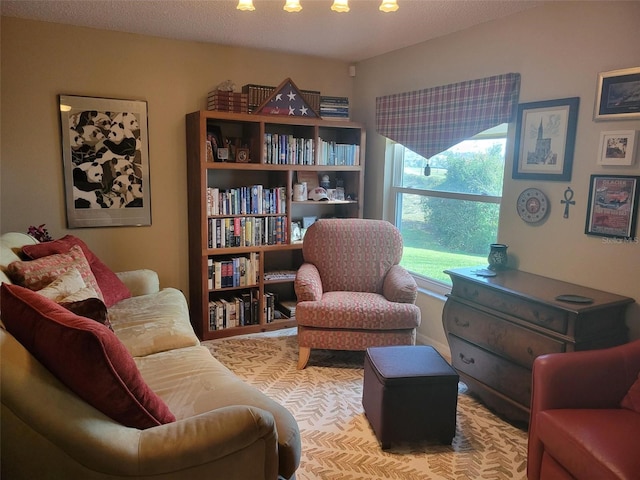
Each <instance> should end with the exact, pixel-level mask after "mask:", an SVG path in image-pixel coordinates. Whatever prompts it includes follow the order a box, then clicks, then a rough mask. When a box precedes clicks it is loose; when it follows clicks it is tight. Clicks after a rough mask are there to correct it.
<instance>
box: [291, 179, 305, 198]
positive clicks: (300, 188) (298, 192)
mask: <svg viewBox="0 0 640 480" xmlns="http://www.w3.org/2000/svg"><path fill="white" fill-rule="evenodd" d="M306 199H307V182H302V183H296V184H295V185H294V186H293V201H294V202H304V201H305V200H306Z"/></svg>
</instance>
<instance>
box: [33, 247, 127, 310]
mask: <svg viewBox="0 0 640 480" xmlns="http://www.w3.org/2000/svg"><path fill="white" fill-rule="evenodd" d="M74 245H78V246H79V247H80V248H81V249H82V251H83V252H84V256H85V257H87V261H88V262H89V266H90V267H91V271H92V272H93V275H94V276H95V277H96V281H97V282H98V286H99V287H100V290H101V291H102V296H103V297H104V303H105V305H106V306H107V307H111V306H113V305H115V304H116V303H118V302H119V301H120V300H124V299H125V298H129V297H131V292H130V291H129V289H128V288H127V286H126V285H125V284H124V283H122V280H120V279H119V278H118V276H117V275H116V274H115V273H113V272H112V271H111V269H110V268H109V267H107V266H106V265H105V264H104V263H102V261H101V260H100V259H99V258H98V257H96V255H95V254H94V253H93V252H92V251H91V250H90V249H89V247H88V246H87V244H86V243H84V242H83V241H82V240H81V239H79V238H78V237H75V236H73V235H66V236H64V237H62V238H60V239H58V240H54V241H52V242H43V243H38V244H37V245H25V246H24V247H22V251H23V253H24V254H25V255H26V256H28V257H29V258H31V259H35V258H40V257H46V256H48V255H52V254H54V253H67V252H68V251H69V250H70V249H71V247H73V246H74Z"/></svg>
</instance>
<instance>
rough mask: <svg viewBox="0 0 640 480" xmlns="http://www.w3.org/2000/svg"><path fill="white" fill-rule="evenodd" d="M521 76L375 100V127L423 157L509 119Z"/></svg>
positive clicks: (486, 80) (492, 79)
mask: <svg viewBox="0 0 640 480" xmlns="http://www.w3.org/2000/svg"><path fill="white" fill-rule="evenodd" d="M519 93H520V74H519V73H506V74H503V75H496V76H493V77H487V78H480V79H477V80H469V81H466V82H461V83H454V84H450V85H443V86H439V87H434V88H427V89H424V90H416V91H413V92H404V93H397V94H393V95H387V96H384V97H377V98H376V130H377V132H378V133H379V134H381V135H384V136H385V137H388V138H390V139H391V140H394V141H396V142H398V143H400V144H402V145H404V146H405V147H407V148H409V149H410V150H413V151H414V152H416V153H417V154H419V155H422V156H423V157H425V158H430V157H432V156H433V155H436V154H437V153H440V152H443V151H445V150H447V149H448V148H450V147H452V146H453V145H456V144H457V143H460V142H461V141H462V140H464V139H466V138H470V137H472V136H474V135H476V134H478V133H480V132H483V131H485V130H487V129H489V128H491V127H495V126H496V125H500V124H501V123H505V122H510V121H511V119H512V115H513V112H514V111H515V110H516V109H517V105H518V97H519Z"/></svg>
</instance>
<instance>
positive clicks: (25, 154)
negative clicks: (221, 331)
mask: <svg viewBox="0 0 640 480" xmlns="http://www.w3.org/2000/svg"><path fill="white" fill-rule="evenodd" d="M1 40H2V43H1V45H2V73H1V75H2V76H1V87H2V92H1V102H2V103H1V105H2V130H1V131H2V147H1V154H2V157H1V170H0V176H1V183H0V185H1V188H0V232H8V231H20V232H26V230H27V228H28V227H29V225H40V224H43V223H44V224H46V227H47V228H48V229H49V231H50V233H51V234H52V236H53V237H54V238H58V237H61V236H63V235H65V234H67V233H72V234H74V235H77V236H79V237H81V238H82V239H83V240H85V241H86V242H87V243H88V244H89V245H90V246H91V248H92V250H94V251H95V253H96V254H97V255H98V256H99V257H100V258H101V259H103V260H104V261H105V263H107V265H109V266H110V267H111V268H112V269H114V270H116V271H120V270H127V269H135V268H140V267H146V268H151V269H154V270H156V271H158V272H159V274H160V281H161V284H162V285H163V286H173V287H176V288H179V289H181V290H183V291H185V292H187V291H188V287H189V285H188V271H187V265H188V262H187V240H188V225H187V190H186V189H187V180H186V146H185V145H186V144H185V114H187V113H189V112H193V111H196V110H200V109H203V108H205V105H206V96H207V93H208V92H209V91H210V90H212V89H213V88H214V87H215V86H216V85H217V84H218V83H220V82H222V81H224V80H226V79H231V80H233V81H234V82H235V83H236V85H237V87H238V88H240V87H241V86H242V85H244V84H247V83H255V84H262V85H274V86H275V85H278V84H279V83H280V82H281V81H282V80H284V79H285V78H286V77H291V78H292V79H293V81H294V82H295V83H296V85H297V86H298V87H299V88H301V89H308V90H319V91H321V92H322V93H325V94H328V95H342V96H351V95H352V84H353V80H352V79H351V77H349V76H348V65H347V64H346V63H343V62H337V61H329V60H324V59H319V58H312V57H305V56H296V55H284V54H277V53H272V52H265V51H259V50H249V49H238V48H231V47H224V46H217V45H210V44H203V43H195V42H183V41H173V40H167V39H160V38H154V37H145V36H140V35H132V34H125V33H117V32H108V31H102V30H96V29H90V28H79V27H69V26H63V25H56V24H51V23H43V22H34V21H26V20H19V19H14V18H7V17H3V18H2V30H1ZM61 93H66V94H73V95H86V96H95V97H110V98H124V99H140V100H146V101H147V102H148V115H149V122H148V123H149V157H150V178H151V213H152V225H151V226H150V227H118V228H89V229H88V228H84V229H74V230H67V229H66V216H65V202H64V186H63V184H64V181H63V170H62V157H61V146H60V128H59V114H58V111H57V95H58V94H61Z"/></svg>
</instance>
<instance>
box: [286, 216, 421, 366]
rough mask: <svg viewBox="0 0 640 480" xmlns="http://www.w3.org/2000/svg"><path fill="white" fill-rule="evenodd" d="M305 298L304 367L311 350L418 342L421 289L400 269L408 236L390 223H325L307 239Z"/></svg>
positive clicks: (299, 308) (302, 274)
mask: <svg viewBox="0 0 640 480" xmlns="http://www.w3.org/2000/svg"><path fill="white" fill-rule="evenodd" d="M302 253H303V256H304V263H303V264H302V265H301V266H300V268H299V270H298V272H297V275H296V280H295V291H296V295H297V297H298V304H297V305H296V320H297V323H298V347H299V358H298V369H303V368H305V366H306V364H307V362H308V361H309V357H310V354H311V349H312V348H316V349H330V350H366V349H367V348H368V347H374V346H385V345H413V344H414V343H415V339H416V327H418V326H419V325H420V309H419V308H418V307H417V306H416V305H415V300H416V294H417V286H416V282H415V280H414V279H413V277H412V276H411V275H410V274H409V273H408V272H407V271H406V270H405V269H404V268H403V267H401V266H400V265H399V262H400V259H401V257H402V237H401V235H400V232H399V231H398V229H397V228H396V227H394V226H393V225H392V224H391V223H389V222H386V221H383V220H366V219H358V218H349V219H322V220H318V221H316V222H315V223H314V224H313V225H312V226H311V227H309V229H308V230H307V233H306V235H305V237H304V243H303V247H302Z"/></svg>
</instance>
